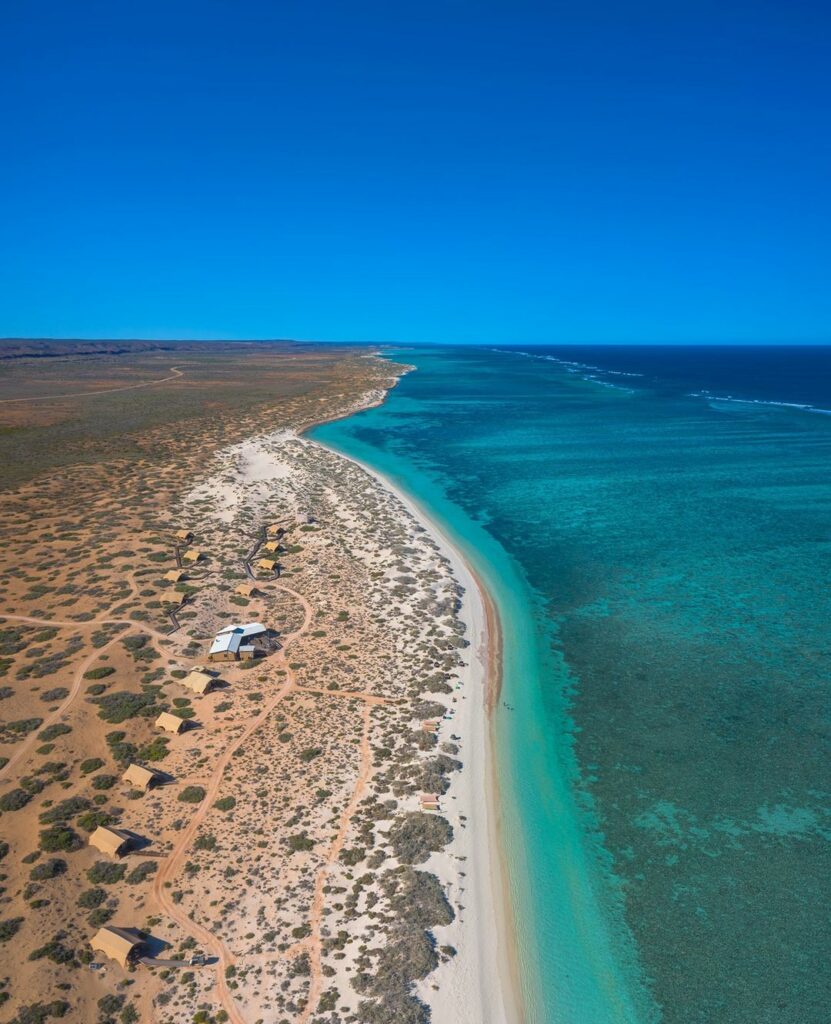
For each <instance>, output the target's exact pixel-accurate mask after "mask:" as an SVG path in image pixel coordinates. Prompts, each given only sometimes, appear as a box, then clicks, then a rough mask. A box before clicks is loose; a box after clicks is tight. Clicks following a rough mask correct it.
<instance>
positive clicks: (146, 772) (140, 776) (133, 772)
mask: <svg viewBox="0 0 831 1024" xmlns="http://www.w3.org/2000/svg"><path fill="white" fill-rule="evenodd" d="M121 777H122V779H124V780H125V782H132V783H133V784H134V785H136V786H141V787H142V789H146V788H147V787H148V786H151V785H152V784H153V783H154V782H156V781H157V780H158V778H159V776H158V775H157V774H156V772H154V771H152V770H151V769H150V768H145V767H144V765H142V764H135V763H134V764H131V765H129V766H128V768H127V771H126V772H125V773H124V774H123V775H122V776H121Z"/></svg>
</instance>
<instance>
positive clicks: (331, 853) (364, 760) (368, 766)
mask: <svg viewBox="0 0 831 1024" xmlns="http://www.w3.org/2000/svg"><path fill="white" fill-rule="evenodd" d="M371 711H372V703H370V701H369V700H367V699H365V700H364V710H363V731H362V732H361V767H360V770H359V772H358V778H357V779H356V780H355V787H354V789H353V790H352V796H351V798H350V800H349V803H348V804H347V805H346V807H345V808H344V809H343V814H341V817H340V823H339V825H338V831H337V834H336V835H335V838H334V839H333V840H332V845H331V846H330V847H329V850H328V852H327V854H326V860H325V861H324V862H323V864H321V866H320V867H319V868H318V870H317V876H316V878H315V894H314V900H313V901H312V911H311V915H310V917H309V927H310V928H311V930H312V931H311V935H310V936H309V938H308V939H307V940H306V945H307V948H308V949H309V961H310V968H311V973H310V975H309V998H308V1000H307V1001H306V1005H305V1007H304V1008H303V1012H302V1013H301V1014H300V1016H299V1017H298V1018H297V1020H298V1024H306V1022H307V1021H308V1020H309V1018H310V1017H311V1015H312V1013H314V1010H315V1007H316V1006H317V1003H318V1000H319V999H320V990H321V987H322V982H321V969H320V957H321V948H322V945H323V944H322V940H321V937H320V922H321V919H322V917H323V904H324V891H323V890H324V888H325V886H326V882H327V879H328V877H329V868H330V867H331V866H332V865H333V864H334V863H335V861H336V860H337V859H338V857H339V856H340V852H341V850H342V849H343V844H344V841H345V840H346V833H347V831H348V830H349V825H350V823H351V821H352V816H353V815H354V813H355V811H356V810H357V808H358V804H359V803H360V800H361V797H362V796H363V792H364V789H365V788H366V784H367V782H368V781H369V776H370V772H371V770H372V752H371V750H370V747H369V725H370V717H369V716H370V713H371Z"/></svg>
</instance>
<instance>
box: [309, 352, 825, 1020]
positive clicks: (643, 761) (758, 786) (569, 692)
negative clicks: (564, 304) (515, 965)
mask: <svg viewBox="0 0 831 1024" xmlns="http://www.w3.org/2000/svg"><path fill="white" fill-rule="evenodd" d="M387 355H389V356H390V358H392V359H394V360H397V361H400V362H406V363H410V364H412V365H414V366H415V367H416V370H415V371H414V372H412V373H409V374H407V375H406V376H405V377H403V378H402V379H401V381H400V383H399V385H398V387H397V388H395V389H394V390H393V391H392V392H391V393H390V395H389V397H388V399H387V401H386V402H385V403H384V405H382V406H379V407H378V408H375V409H371V410H367V411H365V412H363V413H359V414H357V415H355V416H352V417H350V418H348V419H346V420H342V421H339V422H336V423H330V424H326V425H324V426H321V427H317V428H315V429H314V430H313V431H312V432H311V435H310V436H312V437H313V438H315V439H316V440H318V441H321V442H322V443H324V444H327V445H329V446H331V447H333V448H335V449H337V450H339V451H342V452H344V453H345V454H348V455H351V456H353V457H355V458H357V459H360V460H361V461H363V462H365V463H367V464H369V465H371V466H372V467H374V468H375V469H377V470H379V471H381V472H382V473H384V474H385V475H386V476H387V477H388V478H389V479H390V480H391V481H392V482H393V483H394V484H395V485H396V486H398V487H399V488H400V489H401V490H402V491H405V492H407V493H408V494H409V495H410V496H412V497H413V498H415V500H416V501H417V502H418V503H419V504H420V505H421V506H422V507H423V508H424V509H425V511H427V512H428V513H429V514H430V515H431V516H432V517H433V518H434V519H436V520H437V521H439V522H441V524H442V525H443V527H444V528H445V530H446V531H447V532H448V534H449V535H450V536H452V537H453V539H454V540H455V542H456V543H457V544H458V546H459V547H460V549H461V550H462V551H463V553H464V554H465V555H466V557H467V558H468V559H469V561H470V562H471V563H472V565H473V566H474V568H475V569H476V570H477V571H478V573H479V574H480V576H481V577H482V579H483V581H484V582H485V584H486V585H487V587H488V589H489V590H490V592H491V595H492V597H493V599H494V601H495V604H496V606H497V609H498V612H499V616H500V620H501V623H502V628H503V634H504V664H503V669H504V678H503V690H502V695H501V702H500V704H499V707H498V709H497V711H496V714H495V721H494V731H495V740H496V742H495V758H496V768H497V773H498V778H499V801H500V808H501V826H502V827H501V834H502V837H503V845H504V850H505V858H506V865H507V875H508V884H509V892H510V899H511V905H512V910H513V918H514V922H515V932H516V948H517V954H518V961H519V971H520V978H521V989H522V999H523V1003H524V1006H525V1009H526V1019H527V1020H528V1021H529V1022H533V1024H655V1022H659V1021H660V1022H666V1024H722V1022H723V1024H827V1022H828V1020H829V1019H831V1012H829V1008H830V1007H831V970H829V967H828V964H829V962H831V961H830V960H829V958H830V957H831V856H829V853H831V758H829V749H828V748H829V738H831V699H829V692H830V691H831V634H830V633H829V623H831V601H829V581H831V415H829V412H828V411H829V410H831V351H830V350H829V349H827V348H822V349H818V348H814V349H799V348H794V349H787V350H786V349H764V348H751V347H744V348H735V349H731V348H717V349H697V350H692V349H677V348H676V349H670V348H653V349H649V348H641V347H631V348H603V347H592V348H586V347H581V348H579V349H576V348H575V349H569V348H565V347H562V346H551V347H540V348H536V347H535V348H534V349H531V350H527V351H523V350H521V349H517V348H512V347H507V346H506V347H504V348H501V349H485V348H461V347H448V348H439V347H435V348H433V347H418V348H407V349H403V348H402V349H396V350H390V351H389V352H388V353H387Z"/></svg>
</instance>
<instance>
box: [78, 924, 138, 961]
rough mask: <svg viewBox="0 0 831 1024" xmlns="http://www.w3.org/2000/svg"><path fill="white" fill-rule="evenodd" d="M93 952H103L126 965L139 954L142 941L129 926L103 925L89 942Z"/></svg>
mask: <svg viewBox="0 0 831 1024" xmlns="http://www.w3.org/2000/svg"><path fill="white" fill-rule="evenodd" d="M90 946H92V948H93V950H94V952H96V953H103V954H104V956H106V957H109V958H110V959H111V960H115V961H117V962H118V963H120V964H121V966H122V967H126V966H127V964H128V963H130V961H132V960H135V959H137V958H138V957H139V956H140V955H141V951H142V947H143V946H144V941H143V940H142V939H141V938H139V936H138V935H137V934H136V933H135V932H134V931H133V930H132V929H130V928H113V927H111V926H109V925H105V926H104V927H103V928H99V930H98V931H97V932H96V933H95V935H94V937H93V938H92V940H91V942H90Z"/></svg>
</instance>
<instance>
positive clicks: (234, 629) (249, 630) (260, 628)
mask: <svg viewBox="0 0 831 1024" xmlns="http://www.w3.org/2000/svg"><path fill="white" fill-rule="evenodd" d="M265 631H266V629H265V626H264V625H263V624H262V623H261V622H247V623H246V624H245V625H244V626H226V627H225V629H220V631H219V632H218V633H217V634H216V635H217V636H223V635H224V634H225V633H239V635H240V636H241V637H243V639H245V640H247V639H248V638H249V637H252V636H262V634H263V633H265Z"/></svg>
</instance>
